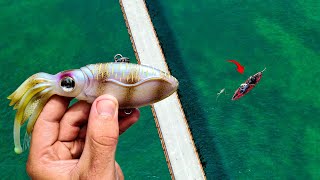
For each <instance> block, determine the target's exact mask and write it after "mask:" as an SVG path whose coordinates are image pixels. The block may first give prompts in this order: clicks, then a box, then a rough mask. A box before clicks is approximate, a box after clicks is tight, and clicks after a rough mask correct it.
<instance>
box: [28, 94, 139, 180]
mask: <svg viewBox="0 0 320 180" xmlns="http://www.w3.org/2000/svg"><path fill="white" fill-rule="evenodd" d="M69 101H70V100H68V99H67V98H64V97H60V96H53V97H52V98H50V100H49V101H48V103H47V104H46V106H45V107H44V109H43V111H42V112H41V114H40V116H39V118H38V120H37V122H36V124H35V127H34V129H33V133H32V139H31V146H30V153H29V159H28V162H27V173H28V174H29V176H30V177H31V178H32V179H59V180H62V179H124V176H123V173H122V170H121V168H120V166H119V165H118V163H117V162H116V161H115V152H116V146H117V143H118V137H119V134H121V133H123V132H124V131H126V130H127V129H128V128H129V127H130V126H131V125H132V124H134V123H135V122H136V121H137V120H138V118H139V116H140V112H139V110H138V109H133V111H132V113H131V114H130V115H126V114H125V113H124V111H123V110H121V111H119V112H118V101H117V100H116V98H114V97H113V96H110V95H103V96H100V97H98V98H97V99H96V100H95V101H94V102H93V104H92V105H90V104H88V103H86V102H83V101H79V102H77V103H75V104H74V105H73V106H72V107H70V108H68V105H69ZM90 108H91V110H90ZM89 112H90V115H89Z"/></svg>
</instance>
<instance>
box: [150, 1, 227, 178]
mask: <svg viewBox="0 0 320 180" xmlns="http://www.w3.org/2000/svg"><path fill="white" fill-rule="evenodd" d="M145 2H146V5H147V8H148V11H149V14H150V17H151V20H152V23H153V25H154V28H155V30H156V32H157V36H158V39H159V41H160V45H161V47H162V50H163V53H164V55H165V57H166V61H167V63H168V66H169V68H171V69H170V71H171V73H172V74H173V75H174V76H175V77H176V78H177V79H178V80H179V90H178V94H179V97H180V100H181V103H182V106H183V108H184V112H185V115H186V118H187V120H188V124H189V127H190V130H191V133H192V136H193V139H194V142H195V145H196V148H197V151H198V154H199V157H200V160H201V163H202V166H203V168H204V171H205V173H206V176H207V178H208V179H213V178H214V179H215V178H219V179H229V178H230V177H229V176H228V174H227V172H226V169H225V167H224V164H223V161H222V158H221V154H220V153H219V150H218V149H217V144H216V139H215V137H214V135H213V134H212V133H211V132H210V131H209V129H208V126H209V125H208V118H207V117H206V112H205V111H203V107H202V106H201V103H200V102H199V100H198V99H199V94H198V92H197V90H196V88H195V86H194V83H193V82H192V78H190V74H189V72H188V71H187V70H186V67H184V65H183V59H182V56H181V53H180V51H179V48H178V47H177V44H176V39H175V37H174V33H173V31H172V29H171V27H170V24H169V22H168V19H167V18H166V16H165V9H164V7H163V6H162V4H161V2H160V0H146V1H145Z"/></svg>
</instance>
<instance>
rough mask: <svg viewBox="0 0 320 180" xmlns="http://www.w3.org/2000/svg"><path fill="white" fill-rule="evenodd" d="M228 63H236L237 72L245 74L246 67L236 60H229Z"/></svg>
mask: <svg viewBox="0 0 320 180" xmlns="http://www.w3.org/2000/svg"><path fill="white" fill-rule="evenodd" d="M228 62H231V63H234V64H235V65H236V66H237V71H238V72H239V73H240V74H243V73H244V66H241V64H240V63H239V62H237V61H236V60H228Z"/></svg>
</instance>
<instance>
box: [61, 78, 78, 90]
mask: <svg viewBox="0 0 320 180" xmlns="http://www.w3.org/2000/svg"><path fill="white" fill-rule="evenodd" d="M60 86H61V88H62V89H63V90H64V91H65V92H71V91H72V90H73V89H74V87H75V82H74V80H73V78H72V77H69V76H67V77H64V78H63V79H62V80H61V82H60Z"/></svg>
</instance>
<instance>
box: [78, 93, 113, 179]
mask: <svg viewBox="0 0 320 180" xmlns="http://www.w3.org/2000/svg"><path fill="white" fill-rule="evenodd" d="M118 137H119V125H118V101H117V99H116V98H115V97H113V96H111V95H102V96H100V97H98V98H97V99H96V100H95V101H94V102H93V104H92V107H91V111H90V115H89V120H88V127H87V134H86V141H85V145H84V149H83V153H82V155H81V158H80V161H79V166H80V171H81V172H80V174H82V173H85V174H82V175H84V176H86V177H90V178H91V179H92V178H94V177H97V178H102V177H105V178H107V179H109V178H113V177H115V176H116V170H115V152H116V147H117V143H118Z"/></svg>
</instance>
